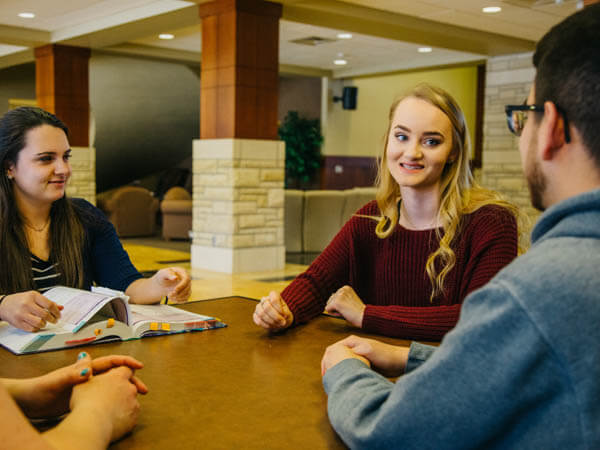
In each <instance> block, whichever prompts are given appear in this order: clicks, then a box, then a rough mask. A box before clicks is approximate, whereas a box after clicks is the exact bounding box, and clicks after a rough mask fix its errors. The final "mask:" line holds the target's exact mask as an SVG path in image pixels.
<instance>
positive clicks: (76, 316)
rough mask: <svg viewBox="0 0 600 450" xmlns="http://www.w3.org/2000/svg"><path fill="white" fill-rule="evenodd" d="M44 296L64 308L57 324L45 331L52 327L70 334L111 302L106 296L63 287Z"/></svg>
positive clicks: (50, 326) (56, 288)
mask: <svg viewBox="0 0 600 450" xmlns="http://www.w3.org/2000/svg"><path fill="white" fill-rule="evenodd" d="M44 295H45V296H46V297H47V298H49V299H50V300H52V301H53V302H56V303H58V304H59V305H63V306H64V309H63V310H62V311H61V312H60V315H61V317H60V320H59V321H58V323H57V324H56V325H53V324H48V325H46V328H45V330H46V331H52V328H53V327H60V328H62V329H65V330H68V331H71V332H74V331H77V329H79V328H80V327H81V326H82V325H83V324H85V323H86V322H87V320H89V319H90V318H91V317H92V316H93V315H94V314H95V313H96V312H98V311H99V310H100V309H101V308H102V307H103V306H104V305H105V304H107V303H109V302H110V301H111V300H113V299H112V297H110V296H108V295H104V294H98V293H94V292H89V291H83V290H80V289H73V288H67V287H63V286H59V287H55V288H52V289H50V290H49V291H46V292H45V293H44Z"/></svg>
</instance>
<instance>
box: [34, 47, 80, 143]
mask: <svg viewBox="0 0 600 450" xmlns="http://www.w3.org/2000/svg"><path fill="white" fill-rule="evenodd" d="M89 58H90V49H88V48H80V47H71V46H66V45H58V44H49V45H44V46H43V47H38V48H36V49H35V92H36V97H37V103H38V106H39V107H40V108H43V109H45V110H47V111H50V112H51V113H53V114H56V116H58V117H59V118H60V119H61V120H62V121H63V122H64V123H65V124H66V125H67V127H69V143H70V144H71V145H72V146H78V147H88V145H89V127H90V123H89V122H90V102H89V79H88V78H89V77H88V60H89Z"/></svg>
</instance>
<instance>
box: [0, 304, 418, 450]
mask: <svg viewBox="0 0 600 450" xmlns="http://www.w3.org/2000/svg"><path fill="white" fill-rule="evenodd" d="M255 305H256V302H255V301H253V300H249V299H245V298H241V297H230V298H224V299H216V300H209V301H202V302H192V303H188V304H186V305H185V306H183V308H184V309H187V310H189V311H193V312H197V313H200V314H206V315H212V316H216V317H219V318H220V319H222V320H223V321H224V322H226V323H227V324H228V327H227V328H221V329H217V330H209V331H203V332H194V333H184V334H178V335H171V336H158V337H151V338H144V339H139V340H135V341H128V342H117V343H107V344H102V345H96V346H87V347H85V348H84V349H85V351H88V352H89V353H91V354H92V356H94V357H97V356H102V355H108V354H115V353H119V354H128V355H131V356H134V357H135V358H138V359H140V360H141V361H143V362H144V364H145V368H144V369H143V370H141V371H140V372H139V376H140V378H142V379H143V380H144V381H145V382H146V384H147V385H148V387H149V389H150V393H149V394H148V395H146V396H140V397H139V398H140V403H141V405H142V410H141V414H140V419H139V422H138V425H137V427H136V428H135V429H134V431H133V433H132V434H130V435H129V436H127V437H126V438H124V439H122V440H121V441H119V442H117V443H115V444H113V445H112V446H111V448H115V449H145V450H148V449H157V448H175V449H177V450H182V449H194V448H211V449H212V448H227V449H232V448H233V449H235V448H239V449H254V448H261V449H264V448H269V449H271V448H310V449H315V448H343V447H344V444H343V442H342V441H341V440H340V439H339V438H338V437H337V435H336V434H335V432H334V431H333V429H332V428H331V426H330V425H329V421H328V419H327V397H326V395H325V392H324V390H323V386H322V384H321V373H320V361H321V356H322V355H323V351H324V350H325V347H326V346H327V345H329V344H331V343H333V342H335V341H337V340H339V339H341V338H343V337H345V336H347V335H348V334H351V333H354V334H362V335H364V333H357V330H356V329H354V328H351V327H350V326H348V325H347V324H346V322H345V321H343V320H341V319H337V318H332V317H326V316H322V317H318V318H317V319H315V320H313V321H311V322H310V323H309V324H306V325H303V326H299V327H297V328H293V329H291V330H288V331H287V332H285V333H282V334H278V335H273V334H269V333H267V332H265V331H264V330H262V329H260V328H259V327H257V326H255V325H254V323H253V322H252V312H253V311H254V307H255ZM383 340H385V341H387V342H394V343H396V344H405V345H408V341H400V340H395V339H390V338H387V339H386V338H383ZM80 351H82V348H81V347H80V348H76V349H68V350H58V351H53V352H46V353H38V354H34V355H23V356H15V355H13V354H11V353H10V352H8V351H7V350H5V349H3V348H0V367H2V369H1V370H0V373H1V374H2V375H1V376H4V377H29V376H35V375H39V374H41V373H45V372H47V371H50V370H53V369H55V368H58V367H60V366H63V365H67V364H71V363H72V362H74V361H75V359H76V356H77V354H78V353H79V352H80Z"/></svg>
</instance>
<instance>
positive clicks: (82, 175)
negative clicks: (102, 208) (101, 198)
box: [67, 147, 96, 205]
mask: <svg viewBox="0 0 600 450" xmlns="http://www.w3.org/2000/svg"><path fill="white" fill-rule="evenodd" d="M67 195H68V196H69V197H80V198H85V199H86V200H87V201H89V202H90V203H92V204H94V205H95V204H96V149H95V148H93V147H90V148H88V147H71V179H70V180H69V184H68V185H67Z"/></svg>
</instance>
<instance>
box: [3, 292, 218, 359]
mask: <svg viewBox="0 0 600 450" xmlns="http://www.w3.org/2000/svg"><path fill="white" fill-rule="evenodd" d="M44 296H46V297H47V298H49V299H50V300H52V301H54V302H56V303H58V304H59V305H63V306H64V309H63V310H62V311H61V318H60V320H59V321H58V323H56V324H53V323H48V324H47V325H46V327H45V328H44V329H42V330H40V331H37V332H35V333H30V332H27V331H23V330H20V329H18V328H15V327H13V326H10V325H9V324H7V323H6V322H2V323H0V344H1V345H2V346H4V347H6V348H7V349H9V350H10V351H11V352H13V353H16V354H23V353H36V352H42V351H45V350H54V349H59V348H68V347H75V346H78V345H84V344H96V343H100V342H107V341H113V340H129V339H139V338H142V337H145V336H154V335H159V334H171V333H183V332H185V331H194V330H207V329H210V328H222V327H224V326H226V325H225V324H224V323H223V322H221V321H220V320H219V319H216V318H214V317H208V316H203V315H200V314H195V313H192V312H189V311H185V310H183V309H179V308H174V307H172V306H168V305H130V304H129V298H128V297H127V296H126V295H125V294H123V293H122V292H118V291H113V290H111V289H106V288H93V290H92V291H84V290H81V289H74V288H68V287H64V286H58V287H55V288H52V289H50V290H48V291H46V292H45V293H44Z"/></svg>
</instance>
